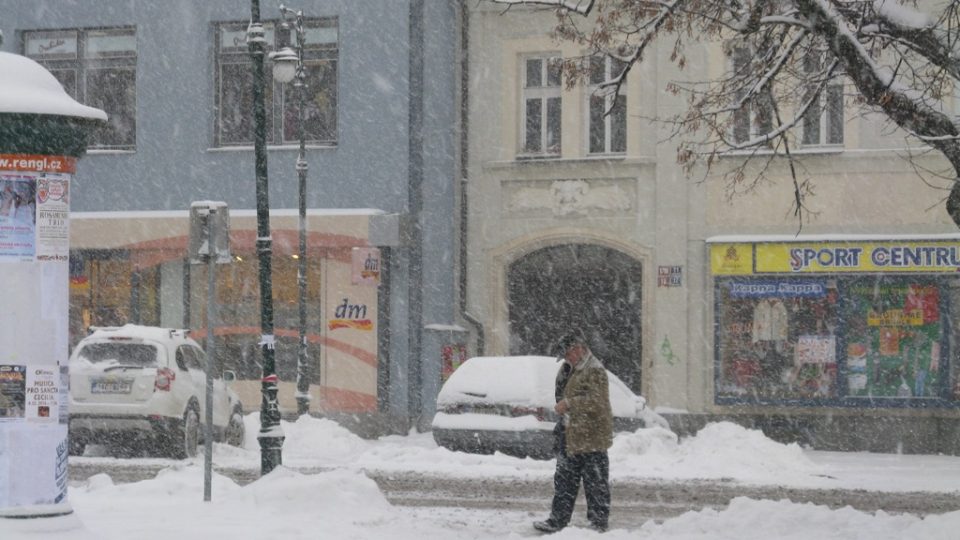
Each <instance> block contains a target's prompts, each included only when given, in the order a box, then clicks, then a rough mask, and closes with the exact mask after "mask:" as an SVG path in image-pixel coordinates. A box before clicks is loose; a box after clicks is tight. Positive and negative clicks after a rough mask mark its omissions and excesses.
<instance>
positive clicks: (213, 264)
mask: <svg viewBox="0 0 960 540" xmlns="http://www.w3.org/2000/svg"><path fill="white" fill-rule="evenodd" d="M216 213H217V210H216V209H215V208H210V210H209V213H208V214H207V363H206V364H207V365H206V366H205V367H206V370H205V371H206V372H207V381H206V396H204V407H206V411H204V415H203V416H204V419H203V451H204V456H203V500H204V501H210V499H211V491H212V484H213V369H214V365H215V361H216V360H215V358H216V354H217V341H216V339H215V338H214V335H213V329H214V328H215V327H216V324H217V322H216V321H217V309H216V306H217V304H216V295H215V294H214V292H215V291H216V289H215V287H216V273H217V253H216V239H217V235H216V231H215V230H214V227H216V223H217V219H216Z"/></svg>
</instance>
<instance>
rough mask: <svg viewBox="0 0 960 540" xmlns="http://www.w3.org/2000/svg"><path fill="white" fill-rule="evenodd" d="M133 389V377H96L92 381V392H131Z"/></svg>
mask: <svg viewBox="0 0 960 540" xmlns="http://www.w3.org/2000/svg"><path fill="white" fill-rule="evenodd" d="M132 391H133V379H94V380H93V382H92V383H90V393H91V394H129V393H130V392H132Z"/></svg>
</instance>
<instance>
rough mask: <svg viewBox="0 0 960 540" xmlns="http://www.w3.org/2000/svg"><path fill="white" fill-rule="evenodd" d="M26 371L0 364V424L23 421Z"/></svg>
mask: <svg viewBox="0 0 960 540" xmlns="http://www.w3.org/2000/svg"><path fill="white" fill-rule="evenodd" d="M26 371H27V367H26V366H22V365H10V364H0V422H4V421H7V422H9V421H20V420H23V418H24V412H25V409H26V386H27V385H26V382H27V377H26Z"/></svg>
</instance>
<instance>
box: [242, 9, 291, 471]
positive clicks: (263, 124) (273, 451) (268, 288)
mask: <svg viewBox="0 0 960 540" xmlns="http://www.w3.org/2000/svg"><path fill="white" fill-rule="evenodd" d="M247 46H248V48H249V50H250V57H251V59H252V62H251V63H252V65H253V126H254V128H253V149H254V155H255V160H256V180H257V258H258V260H259V269H260V346H261V353H262V355H263V378H262V379H261V384H260V392H261V396H262V398H261V401H260V433H259V434H258V435H257V440H258V441H259V442H260V474H261V475H263V474H267V473H269V472H270V471H272V470H273V469H275V468H276V467H277V466H278V465H281V464H282V459H283V456H282V453H281V450H282V448H283V439H284V437H283V428H282V427H281V426H280V408H279V406H278V405H277V369H276V360H275V357H274V352H275V351H274V343H275V339H274V335H273V286H272V277H271V276H272V268H271V261H270V257H271V256H272V254H273V240H272V239H271V237H270V201H269V196H268V193H269V192H268V189H267V187H268V183H267V115H266V107H265V106H264V87H265V84H266V79H265V77H264V72H263V63H264V56H265V54H266V49H267V42H266V39H265V38H264V32H263V25H262V23H261V22H260V2H259V0H250V27H249V28H248V29H247Z"/></svg>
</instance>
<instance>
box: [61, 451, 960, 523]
mask: <svg viewBox="0 0 960 540" xmlns="http://www.w3.org/2000/svg"><path fill="white" fill-rule="evenodd" d="M78 461H79V460H78ZM171 463H174V462H170V463H167V464H163V463H157V462H156V461H151V460H144V461H143V462H141V461H139V460H125V461H121V460H111V461H105V462H96V461H91V460H84V461H81V462H79V463H71V467H70V478H71V481H73V482H74V483H80V482H82V481H84V480H86V479H87V478H89V477H91V476H93V475H95V474H99V473H106V474H108V475H110V477H111V478H112V479H113V481H114V482H116V483H125V482H135V481H140V480H146V479H150V478H153V477H154V476H156V474H157V472H158V471H160V470H161V469H163V468H165V467H168V466H170V464H171ZM296 469H297V470H298V471H299V472H302V473H305V474H315V473H319V472H322V471H324V470H331V469H332V468H323V467H297V468H296ZM216 470H217V472H218V473H219V474H222V475H224V476H227V477H229V478H231V479H233V480H234V481H235V482H237V483H238V484H240V485H246V484H249V483H250V482H253V481H254V480H256V479H257V478H259V471H258V470H256V469H250V468H235V467H225V468H224V467H217V468H216ZM365 473H366V475H367V476H368V477H370V478H371V479H373V480H374V481H375V482H376V483H377V485H378V486H379V487H380V489H381V491H382V492H383V494H384V496H385V497H386V498H387V500H389V501H390V502H391V503H392V504H394V505H398V506H405V507H429V508H451V509H453V508H459V509H475V510H499V511H511V512H516V513H518V515H527V516H540V515H543V514H545V513H546V512H547V511H548V509H549V503H550V497H551V495H552V489H553V486H552V484H551V483H550V481H549V479H518V478H511V477H490V476H481V477H476V478H470V477H448V476H439V475H433V474H429V473H420V472H404V471H377V470H366V471H365ZM612 489H613V505H614V508H613V516H612V520H611V525H612V526H614V527H616V528H636V527H639V526H641V525H642V524H643V523H644V522H646V521H647V520H649V519H656V520H662V519H666V518H670V517H674V516H678V515H680V514H683V513H684V512H687V511H690V510H702V509H705V508H712V509H715V510H720V509H723V508H726V507H727V506H728V504H729V503H730V501H731V500H732V499H733V498H735V497H749V498H751V499H767V500H775V501H776V500H783V499H787V500H790V501H792V502H795V503H807V502H810V503H815V504H819V505H823V506H828V507H831V508H842V507H845V506H850V507H852V508H855V509H857V510H861V511H865V512H874V511H876V510H883V511H885V512H887V513H909V514H915V515H927V514H941V513H945V512H951V511H955V510H960V493H957V492H952V493H949V492H947V493H936V492H933V493H931V492H894V493H890V492H877V491H867V490H860V489H805V488H796V487H784V486H757V485H745V484H741V483H737V482H734V481H724V480H714V481H706V480H703V481H696V480H676V481H669V480H654V479H615V480H614V481H613V482H612ZM578 504H579V505H581V507H582V505H583V504H584V503H583V497H582V494H581V498H580V501H579V502H578ZM582 514H583V511H582V508H578V515H582ZM452 515H453V516H456V512H454V513H453V514H452ZM453 519H457V518H453Z"/></svg>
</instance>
